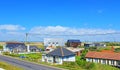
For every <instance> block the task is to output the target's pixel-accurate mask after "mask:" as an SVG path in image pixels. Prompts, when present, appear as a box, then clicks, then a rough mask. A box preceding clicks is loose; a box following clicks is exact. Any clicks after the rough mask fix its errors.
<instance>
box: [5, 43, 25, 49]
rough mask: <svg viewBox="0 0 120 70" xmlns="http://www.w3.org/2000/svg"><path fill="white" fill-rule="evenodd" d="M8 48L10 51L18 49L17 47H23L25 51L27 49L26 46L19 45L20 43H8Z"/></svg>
mask: <svg viewBox="0 0 120 70" xmlns="http://www.w3.org/2000/svg"><path fill="white" fill-rule="evenodd" d="M6 47H7V48H10V49H14V48H17V47H21V48H23V49H26V46H25V44H24V43H19V42H7V43H6Z"/></svg>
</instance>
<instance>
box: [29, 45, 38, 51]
mask: <svg viewBox="0 0 120 70" xmlns="http://www.w3.org/2000/svg"><path fill="white" fill-rule="evenodd" d="M32 49H38V47H37V46H30V50H32Z"/></svg>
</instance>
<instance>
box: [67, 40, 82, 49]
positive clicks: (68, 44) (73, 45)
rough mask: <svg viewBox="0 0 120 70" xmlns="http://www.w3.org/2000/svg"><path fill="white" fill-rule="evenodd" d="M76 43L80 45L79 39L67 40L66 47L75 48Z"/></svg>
mask: <svg viewBox="0 0 120 70" xmlns="http://www.w3.org/2000/svg"><path fill="white" fill-rule="evenodd" d="M78 45H80V46H81V42H80V40H68V41H67V47H74V48H76V47H78Z"/></svg>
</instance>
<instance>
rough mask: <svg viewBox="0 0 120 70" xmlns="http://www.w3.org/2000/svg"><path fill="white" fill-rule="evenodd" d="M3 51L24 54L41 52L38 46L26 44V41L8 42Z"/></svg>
mask: <svg viewBox="0 0 120 70" xmlns="http://www.w3.org/2000/svg"><path fill="white" fill-rule="evenodd" d="M3 51H4V52H10V53H19V54H22V53H32V52H39V51H40V50H39V49H38V48H37V46H30V45H27V46H26V45H25V44H24V43H21V42H6V44H5V45H4V46H3Z"/></svg>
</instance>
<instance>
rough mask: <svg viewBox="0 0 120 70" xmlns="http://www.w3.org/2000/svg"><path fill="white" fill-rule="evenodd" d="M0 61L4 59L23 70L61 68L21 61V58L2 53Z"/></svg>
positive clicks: (53, 69)
mask: <svg viewBox="0 0 120 70" xmlns="http://www.w3.org/2000/svg"><path fill="white" fill-rule="evenodd" d="M0 61H4V62H7V63H9V64H12V65H15V66H18V67H21V68H23V69H25V70H61V69H57V68H53V67H48V66H44V65H39V64H35V63H31V62H26V61H21V60H18V59H14V58H11V57H6V56H3V55H0Z"/></svg>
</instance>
